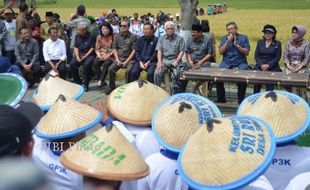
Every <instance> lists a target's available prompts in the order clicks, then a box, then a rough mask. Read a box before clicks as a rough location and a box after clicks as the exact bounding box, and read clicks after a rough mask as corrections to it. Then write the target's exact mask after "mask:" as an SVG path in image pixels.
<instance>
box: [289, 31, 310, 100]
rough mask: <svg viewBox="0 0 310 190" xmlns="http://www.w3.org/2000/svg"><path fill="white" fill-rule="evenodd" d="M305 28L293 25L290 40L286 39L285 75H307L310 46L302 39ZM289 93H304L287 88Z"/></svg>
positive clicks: (297, 89)
mask: <svg viewBox="0 0 310 190" xmlns="http://www.w3.org/2000/svg"><path fill="white" fill-rule="evenodd" d="M305 34H306V28H305V27H304V26H301V25H295V26H293V28H292V38H290V39H288V40H287V42H286V45H285V50H284V55H283V59H284V65H285V71H286V73H287V74H288V73H308V72H309V70H308V63H309V61H310V44H309V42H308V41H307V40H305V39H304V36H305ZM287 90H288V91H289V92H292V91H294V93H296V94H298V95H302V94H303V93H304V92H303V90H302V89H301V88H294V89H292V88H291V87H287Z"/></svg>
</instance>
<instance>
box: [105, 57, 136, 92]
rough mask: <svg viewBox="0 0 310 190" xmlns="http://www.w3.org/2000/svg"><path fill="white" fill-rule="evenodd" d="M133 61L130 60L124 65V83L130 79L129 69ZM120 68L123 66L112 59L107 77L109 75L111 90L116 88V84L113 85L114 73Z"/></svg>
mask: <svg viewBox="0 0 310 190" xmlns="http://www.w3.org/2000/svg"><path fill="white" fill-rule="evenodd" d="M134 62H135V61H130V62H129V63H128V65H127V66H126V67H125V68H126V73H125V82H126V83H129V82H131V81H132V78H131V70H132V67H133V64H134ZM121 68H123V67H122V66H119V65H117V63H116V61H113V64H112V65H111V66H110V67H109V77H110V82H109V85H110V89H111V90H112V89H115V88H116V85H115V78H116V73H117V71H118V70H120V69H121Z"/></svg>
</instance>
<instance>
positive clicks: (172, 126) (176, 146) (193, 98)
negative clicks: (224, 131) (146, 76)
mask: <svg viewBox="0 0 310 190" xmlns="http://www.w3.org/2000/svg"><path fill="white" fill-rule="evenodd" d="M217 117H221V112H220V110H219V109H218V108H217V106H216V105H215V104H214V103H213V102H211V101H210V100H208V99H207V98H205V97H202V96H198V95H195V94H191V93H182V94H176V95H174V96H170V97H168V98H166V99H165V100H164V101H163V102H162V103H160V105H159V106H158V107H157V108H156V110H155V112H154V114H153V118H152V129H153V132H154V135H155V137H156V139H157V140H158V141H159V143H160V144H161V145H162V146H164V147H165V148H167V149H168V150H170V151H173V152H180V150H181V148H182V147H183V145H184V144H185V143H186V142H187V140H188V139H189V137H191V136H192V135H193V134H194V133H195V131H196V130H198V129H199V127H201V126H203V125H205V124H206V123H207V122H208V120H210V119H212V118H217Z"/></svg>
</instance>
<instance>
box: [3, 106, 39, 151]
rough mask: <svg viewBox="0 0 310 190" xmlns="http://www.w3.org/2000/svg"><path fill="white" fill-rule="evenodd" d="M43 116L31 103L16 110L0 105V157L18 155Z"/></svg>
mask: <svg viewBox="0 0 310 190" xmlns="http://www.w3.org/2000/svg"><path fill="white" fill-rule="evenodd" d="M42 115H43V113H42V111H41V109H40V108H39V107H38V106H37V105H36V104H34V103H31V102H27V103H23V104H21V105H20V106H19V107H17V108H16V109H14V108H12V107H10V106H8V105H0V157H1V156H9V155H16V154H18V153H19V151H20V150H21V148H22V147H23V146H24V145H25V144H26V143H27V141H29V139H30V138H31V136H32V131H33V129H34V127H35V126H36V125H37V124H38V122H39V121H40V119H41V117H42Z"/></svg>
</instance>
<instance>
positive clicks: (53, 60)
mask: <svg viewBox="0 0 310 190" xmlns="http://www.w3.org/2000/svg"><path fill="white" fill-rule="evenodd" d="M48 34H49V36H50V38H49V39H48V40H46V41H45V42H44V43H43V56H44V60H45V71H46V73H48V72H49V71H50V70H51V69H53V70H54V71H57V72H59V76H60V77H61V78H62V79H66V59H67V54H66V45H65V42H64V41H63V40H62V39H59V38H58V29H57V28H55V27H51V28H49V29H48Z"/></svg>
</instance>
